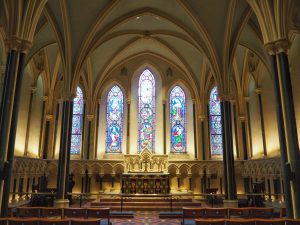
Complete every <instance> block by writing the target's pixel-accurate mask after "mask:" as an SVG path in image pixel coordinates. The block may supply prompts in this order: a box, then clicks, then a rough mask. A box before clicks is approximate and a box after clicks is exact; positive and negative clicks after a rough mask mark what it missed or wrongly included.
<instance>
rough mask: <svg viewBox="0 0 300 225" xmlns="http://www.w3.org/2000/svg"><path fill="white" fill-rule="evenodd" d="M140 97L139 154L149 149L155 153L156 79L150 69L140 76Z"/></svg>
mask: <svg viewBox="0 0 300 225" xmlns="http://www.w3.org/2000/svg"><path fill="white" fill-rule="evenodd" d="M138 95H139V111H138V113H139V126H138V132H139V133H138V152H142V151H143V150H144V149H148V150H149V151H150V152H153V153H154V132H155V129H154V127H155V126H154V121H155V79H154V76H153V74H152V73H151V71H150V70H149V69H145V70H144V72H143V73H142V74H141V76H140V79H139V88H138Z"/></svg>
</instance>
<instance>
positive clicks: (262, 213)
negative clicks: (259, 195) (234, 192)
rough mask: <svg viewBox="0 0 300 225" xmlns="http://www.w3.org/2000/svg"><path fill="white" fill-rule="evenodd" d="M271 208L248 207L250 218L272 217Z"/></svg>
mask: <svg viewBox="0 0 300 225" xmlns="http://www.w3.org/2000/svg"><path fill="white" fill-rule="evenodd" d="M273 212H274V209H273V208H250V217H251V218H263V219H264V218H272V217H273Z"/></svg>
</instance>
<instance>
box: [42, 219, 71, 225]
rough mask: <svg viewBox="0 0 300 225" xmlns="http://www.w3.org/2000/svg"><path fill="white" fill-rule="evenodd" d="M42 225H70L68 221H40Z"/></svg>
mask: <svg viewBox="0 0 300 225" xmlns="http://www.w3.org/2000/svg"><path fill="white" fill-rule="evenodd" d="M39 221H40V225H69V220H68V219H40V220H39Z"/></svg>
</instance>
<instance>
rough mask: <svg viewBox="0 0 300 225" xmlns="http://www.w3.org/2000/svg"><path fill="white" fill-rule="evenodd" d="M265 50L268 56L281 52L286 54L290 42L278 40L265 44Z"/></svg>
mask: <svg viewBox="0 0 300 225" xmlns="http://www.w3.org/2000/svg"><path fill="white" fill-rule="evenodd" d="M265 48H266V50H267V52H268V53H269V55H276V54H278V53H281V52H285V53H287V51H288V50H289V48H290V42H289V40H288V39H285V38H284V39H279V40H276V41H273V42H269V43H266V44H265Z"/></svg>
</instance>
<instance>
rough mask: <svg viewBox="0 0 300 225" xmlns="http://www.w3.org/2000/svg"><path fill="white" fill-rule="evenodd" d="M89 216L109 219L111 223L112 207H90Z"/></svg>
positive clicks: (108, 221)
mask: <svg viewBox="0 0 300 225" xmlns="http://www.w3.org/2000/svg"><path fill="white" fill-rule="evenodd" d="M87 218H103V219H107V223H108V225H110V208H88V209H87Z"/></svg>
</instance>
